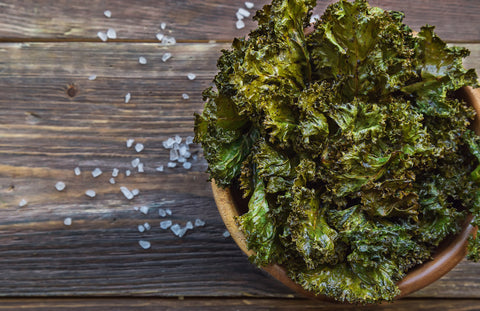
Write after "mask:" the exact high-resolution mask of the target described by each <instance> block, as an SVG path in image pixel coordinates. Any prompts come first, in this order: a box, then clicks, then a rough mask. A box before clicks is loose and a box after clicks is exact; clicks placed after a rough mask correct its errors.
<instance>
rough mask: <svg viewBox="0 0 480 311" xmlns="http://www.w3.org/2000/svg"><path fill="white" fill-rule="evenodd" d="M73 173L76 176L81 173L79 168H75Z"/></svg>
mask: <svg viewBox="0 0 480 311" xmlns="http://www.w3.org/2000/svg"><path fill="white" fill-rule="evenodd" d="M73 172H74V173H75V175H76V176H78V175H80V174H81V173H82V171H81V170H80V168H79V167H76V168H75V169H74V170H73Z"/></svg>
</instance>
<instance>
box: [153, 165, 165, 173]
mask: <svg viewBox="0 0 480 311" xmlns="http://www.w3.org/2000/svg"><path fill="white" fill-rule="evenodd" d="M155 170H156V171H157V172H163V170H164V168H163V165H160V166H159V167H157V168H156V169H155Z"/></svg>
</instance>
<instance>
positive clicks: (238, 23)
mask: <svg viewBox="0 0 480 311" xmlns="http://www.w3.org/2000/svg"><path fill="white" fill-rule="evenodd" d="M235 26H236V27H237V29H243V28H245V23H244V22H243V21H242V20H238V21H237V22H236V23H235Z"/></svg>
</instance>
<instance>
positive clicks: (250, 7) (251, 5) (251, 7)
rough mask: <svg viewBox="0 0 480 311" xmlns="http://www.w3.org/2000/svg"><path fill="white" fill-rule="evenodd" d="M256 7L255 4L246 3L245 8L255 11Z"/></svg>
mask: <svg viewBox="0 0 480 311" xmlns="http://www.w3.org/2000/svg"><path fill="white" fill-rule="evenodd" d="M254 6H255V4H253V2H248V1H247V2H245V7H246V8H247V9H253V7H254Z"/></svg>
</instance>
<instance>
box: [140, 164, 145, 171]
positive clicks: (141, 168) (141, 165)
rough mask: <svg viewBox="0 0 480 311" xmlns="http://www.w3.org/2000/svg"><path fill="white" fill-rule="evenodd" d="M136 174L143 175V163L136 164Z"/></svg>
mask: <svg viewBox="0 0 480 311" xmlns="http://www.w3.org/2000/svg"><path fill="white" fill-rule="evenodd" d="M138 172H139V173H145V168H144V165H143V163H138Z"/></svg>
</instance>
